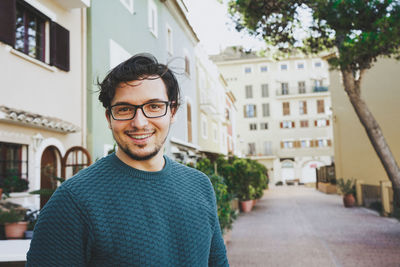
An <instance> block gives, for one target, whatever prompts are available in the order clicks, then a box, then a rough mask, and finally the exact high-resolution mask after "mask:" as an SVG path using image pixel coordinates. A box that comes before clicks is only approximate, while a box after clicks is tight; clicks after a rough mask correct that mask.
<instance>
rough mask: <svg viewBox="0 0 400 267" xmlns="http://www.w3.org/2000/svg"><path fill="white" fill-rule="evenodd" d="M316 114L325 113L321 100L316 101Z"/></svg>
mask: <svg viewBox="0 0 400 267" xmlns="http://www.w3.org/2000/svg"><path fill="white" fill-rule="evenodd" d="M317 113H325V101H324V100H323V99H320V100H317Z"/></svg>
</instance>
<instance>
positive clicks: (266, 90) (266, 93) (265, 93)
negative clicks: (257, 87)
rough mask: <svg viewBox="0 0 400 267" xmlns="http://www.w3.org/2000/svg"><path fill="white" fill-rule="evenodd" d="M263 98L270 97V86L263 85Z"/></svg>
mask: <svg viewBox="0 0 400 267" xmlns="http://www.w3.org/2000/svg"><path fill="white" fill-rule="evenodd" d="M261 97H269V89H268V84H261Z"/></svg>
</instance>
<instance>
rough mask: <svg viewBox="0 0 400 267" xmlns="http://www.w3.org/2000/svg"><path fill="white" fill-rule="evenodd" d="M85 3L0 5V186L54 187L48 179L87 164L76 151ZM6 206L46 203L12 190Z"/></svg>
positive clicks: (81, 143)
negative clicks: (9, 181)
mask: <svg viewBox="0 0 400 267" xmlns="http://www.w3.org/2000/svg"><path fill="white" fill-rule="evenodd" d="M89 5H90V1H89V0H81V1H79V0H74V1H62V0H3V1H0V62H1V64H0V73H1V81H2V86H1V90H0V184H3V182H4V181H5V179H9V178H11V177H16V178H17V179H18V183H21V182H23V181H24V180H26V181H28V182H29V184H28V186H29V188H28V191H32V190H37V189H44V188H54V187H55V186H56V184H57V183H56V182H55V181H54V180H53V179H51V177H52V176H58V177H60V176H62V177H66V178H68V177H70V176H71V175H72V174H73V173H75V172H76V171H77V170H78V169H80V168H81V167H84V166H87V165H89V164H90V155H88V154H87V151H86V150H85V149H84V147H86V117H85V114H86V90H85V88H86V65H85V63H86V32H85V28H86V11H85V9H86V8H87V7H88V6H89ZM75 157H76V158H75ZM74 158H75V159H77V160H73V159H74ZM17 191H18V190H17ZM21 191H24V190H21ZM10 201H12V202H16V203H19V204H22V205H24V206H25V207H28V208H32V209H39V208H41V207H42V206H43V205H44V204H45V203H46V201H47V199H46V198H44V197H39V196H33V195H30V194H29V193H28V192H15V193H11V199H10Z"/></svg>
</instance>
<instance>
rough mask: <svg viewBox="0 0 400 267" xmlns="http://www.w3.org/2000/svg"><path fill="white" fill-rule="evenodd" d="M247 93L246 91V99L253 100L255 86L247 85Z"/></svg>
mask: <svg viewBox="0 0 400 267" xmlns="http://www.w3.org/2000/svg"><path fill="white" fill-rule="evenodd" d="M245 91H246V98H253V86H251V85H246V86H245Z"/></svg>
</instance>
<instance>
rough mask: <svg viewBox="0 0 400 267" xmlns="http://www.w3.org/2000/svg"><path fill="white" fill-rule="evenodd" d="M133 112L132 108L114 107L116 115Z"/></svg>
mask: <svg viewBox="0 0 400 267" xmlns="http://www.w3.org/2000/svg"><path fill="white" fill-rule="evenodd" d="M132 110H133V107H130V106H116V107H115V111H116V112H117V113H128V112H131V111H132Z"/></svg>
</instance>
